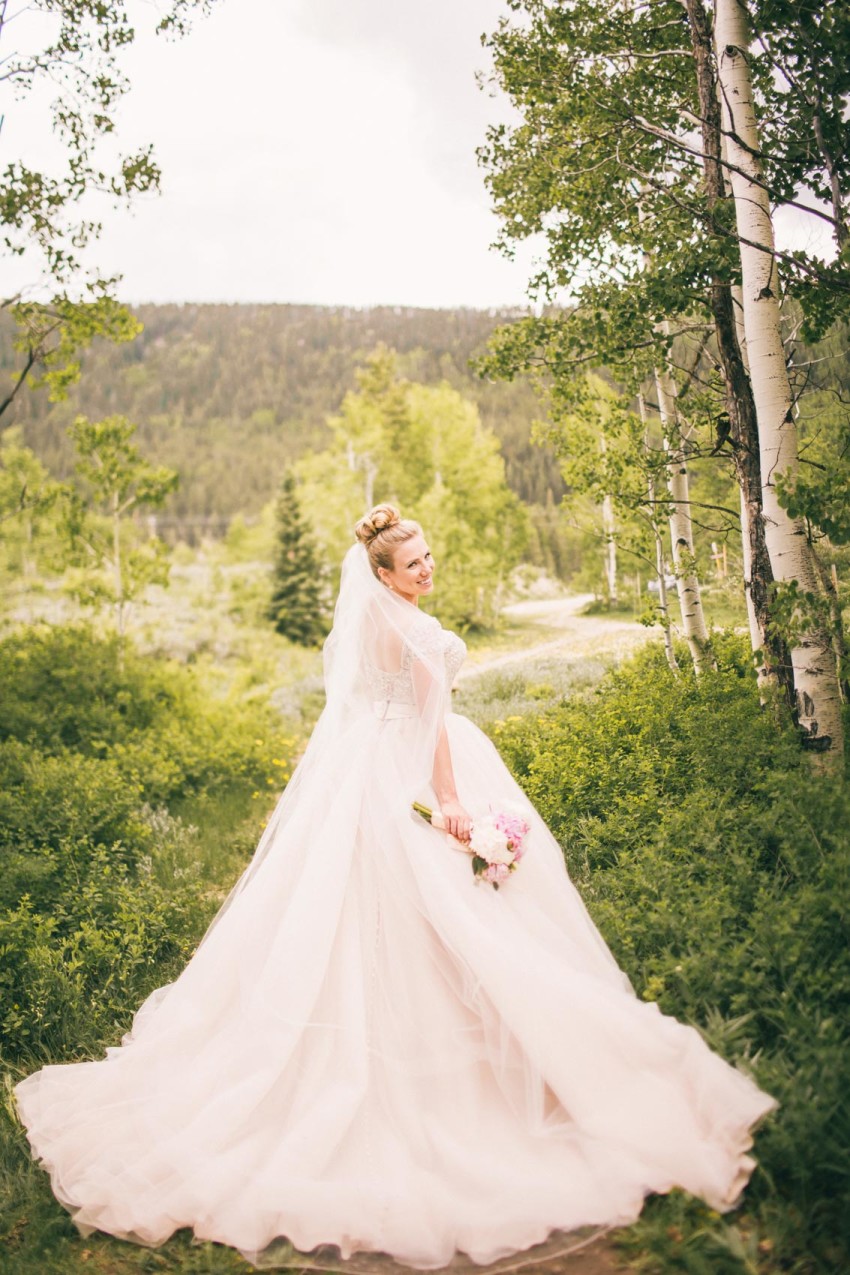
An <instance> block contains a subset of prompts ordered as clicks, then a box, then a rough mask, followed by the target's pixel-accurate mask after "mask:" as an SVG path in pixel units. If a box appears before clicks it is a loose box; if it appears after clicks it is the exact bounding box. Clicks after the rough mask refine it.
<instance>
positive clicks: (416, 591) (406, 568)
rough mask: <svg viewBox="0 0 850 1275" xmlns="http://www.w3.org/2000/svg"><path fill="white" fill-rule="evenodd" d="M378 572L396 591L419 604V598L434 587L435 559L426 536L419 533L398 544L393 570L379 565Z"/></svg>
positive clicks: (385, 582)
mask: <svg viewBox="0 0 850 1275" xmlns="http://www.w3.org/2000/svg"><path fill="white" fill-rule="evenodd" d="M378 574H379V576H380V578H381V580H382V581H383V582H384V584H386V585H388V586H389V587H390V588H391V589H392V590H393V592H394V593H398V594H400V596H401V597H403V598H405V599H406V600H407V601H408V602H412V603H413V605H414V606H418V605H419V599H420V598H421V597H424V596H425V595H426V594H428V593H430V592H431V590H432V589H433V588H434V581H433V575H434V559H433V557H432V556H431V550H430V549H429V548H428V544H427V541H426V540H425V537H424V536H422V535H419V534H418V533H417V534H416V535H415V536H411V537H410V539H409V540H405V541H404V543H403V544H400V545H396V549H395V553H394V555H393V569H392V571H387V570H386V568H385V567H379V568H378Z"/></svg>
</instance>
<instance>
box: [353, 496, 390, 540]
mask: <svg viewBox="0 0 850 1275" xmlns="http://www.w3.org/2000/svg"><path fill="white" fill-rule="evenodd" d="M400 522H401V514H400V513H399V511H398V510H397V509H396V507H395V505H375V507H374V509H370V510H369V512H368V514H364V515H363V517H362V518H361V519H360V521H359V522H358V523H357V525H356V526H355V528H354V534H355V536H356V537H357V539H358V540H359V541H360V543H361V544H364V545H367V546H368V545H370V544H371V543H372V541H373V540H374V539H375V537H376V536H377V535H380V533H381V532H382V531H386V530H387V529H388V528H389V527H395V526H396V525H397V524H398V523H400Z"/></svg>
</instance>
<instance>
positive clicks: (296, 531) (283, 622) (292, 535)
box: [268, 470, 330, 646]
mask: <svg viewBox="0 0 850 1275" xmlns="http://www.w3.org/2000/svg"><path fill="white" fill-rule="evenodd" d="M272 579H273V590H272V597H271V601H270V602H269V608H268V618H269V619H270V620H271V621H272V623H273V624H274V627H275V628H276V629H277V631H278V633H282V634H283V636H284V637H288V638H290V639H291V640H292V641H293V642H299V643H300V644H301V645H302V646H316V645H317V644H318V643H320V642H321V641H322V640H323V639H324V638H325V637H326V636H327V633H328V629H329V627H330V626H329V624H328V602H329V599H328V590H327V584H326V571H325V569H324V564H323V563H322V562H321V560H320V559H319V556H318V553H317V552H316V549H315V546H314V544H313V541H312V538H311V535H310V530H309V528H308V526H307V523H306V520H305V518H304V515H303V514H302V512H301V509H300V507H299V503H298V492H297V489H296V485H295V477H294V475H293V474H292V472H291V470H288V471H287V472H286V473H285V474H284V476H283V482H282V483H281V490H280V495H279V497H278V502H277V545H276V552H275V564H274V571H273V577H272Z"/></svg>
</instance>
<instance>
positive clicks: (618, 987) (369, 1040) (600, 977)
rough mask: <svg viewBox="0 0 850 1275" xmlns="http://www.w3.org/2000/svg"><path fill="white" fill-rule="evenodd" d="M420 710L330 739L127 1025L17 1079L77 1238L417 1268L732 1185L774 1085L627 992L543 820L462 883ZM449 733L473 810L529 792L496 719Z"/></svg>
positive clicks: (505, 1249)
mask: <svg viewBox="0 0 850 1275" xmlns="http://www.w3.org/2000/svg"><path fill="white" fill-rule="evenodd" d="M408 728H409V723H406V722H405V720H404V717H403V716H402V717H400V718H399V719H397V720H393V719H390V720H386V721H383V722H382V721H378V720H377V719H375V722H374V724H373V725H372V726H370V727H369V729H368V730H367V731H366V732H365V734H364V732H362V731H361V732H360V734H359V736H358V738H357V740H356V741H348V742H347V743H346V741H342V744H341V749H340V759H341V761H340V770H339V775H338V782H337V783H336V785H335V787H334V791H332V792H328V791H324V792H323V791H320V790H314V791H311V790H310V788H309V785H308V786H307V787H306V788H304V790H303V791H302V792H301V793H300V794H299V797H298V800H297V801H296V803H295V806H294V809H293V811H292V812H291V815H290V817H289V818H288V819H287V820H286V821H285V823H284V824H283V826H282V827H281V828H280V830H279V832H278V833H276V835H275V842H274V844H273V845H272V846H271V848H270V852H269V853H268V854H267V855H266V857H265V858H264V860H263V862H262V864H261V866H260V867H259V869H258V870H257V872H256V874H255V875H254V876H253V877H252V878H251V880H250V882H249V883H248V884H247V886H246V887H245V888H244V889H243V890H242V892H241V893H239V894H238V895H237V896H236V898H235V899H234V900H233V902H232V903H231V904H230V906H229V907H228V908H227V909H226V910H225V911H224V913H223V914H222V915H221V916H220V917H219V918H218V920H217V922H216V923H215V925H214V926H213V927H212V929H211V931H210V932H209V933H208V934H207V936H206V937H205V939H204V941H203V943H202V944H201V946H200V948H199V949H198V951H197V952H196V954H195V956H194V957H193V959H192V960H191V961H190V963H189V964H188V966H187V967H186V969H185V970H184V971H183V973H182V974H181V976H180V977H179V978H178V979H177V980H176V981H175V982H174V983H172V984H170V985H169V986H167V987H165V988H160V989H159V990H158V991H157V992H155V993H154V994H153V995H152V996H151V997H150V998H149V999H148V1000H147V1001H146V1002H145V1003H144V1005H143V1006H142V1007H141V1009H140V1010H139V1011H138V1013H137V1015H136V1017H135V1019H134V1022H133V1027H132V1030H131V1032H130V1033H129V1034H128V1035H127V1036H126V1037H125V1038H124V1042H123V1043H122V1045H121V1046H119V1047H116V1048H111V1049H109V1050H107V1056H106V1058H105V1059H103V1060H99V1061H94V1062H83V1063H74V1064H66V1065H58V1066H48V1067H45V1068H43V1069H42V1070H41V1071H38V1072H36V1073H35V1074H34V1075H31V1076H29V1077H28V1078H27V1079H26V1080H24V1081H22V1082H21V1083H20V1084H19V1085H18V1086H17V1090H16V1097H17V1101H18V1106H19V1111H20V1115H21V1118H22V1120H23V1122H24V1124H25V1126H26V1128H27V1131H28V1136H29V1138H30V1142H31V1144H32V1148H33V1151H34V1153H35V1155H36V1156H37V1157H38V1159H39V1160H40V1161H41V1162H42V1163H43V1165H44V1167H45V1168H46V1169H47V1171H48V1172H49V1173H50V1176H51V1180H52V1186H53V1190H54V1192H55V1194H56V1196H57V1198H58V1199H59V1200H60V1201H61V1202H62V1204H63V1205H64V1206H65V1207H66V1208H67V1209H68V1210H70V1212H71V1213H72V1215H73V1218H74V1221H75V1222H76V1224H77V1226H78V1227H79V1228H80V1230H81V1231H82V1232H83V1233H84V1234H85V1233H88V1232H90V1231H92V1230H94V1229H98V1230H102V1231H106V1232H109V1233H111V1234H112V1235H116V1236H119V1237H122V1238H124V1239H127V1240H132V1241H135V1242H137V1243H140V1244H147V1245H158V1244H161V1243H162V1242H163V1241H165V1240H166V1239H167V1238H168V1237H169V1236H170V1235H171V1234H172V1233H173V1232H174V1231H175V1230H177V1229H179V1228H183V1227H190V1228H192V1230H193V1231H194V1233H195V1235H196V1236H197V1237H198V1238H200V1239H209V1240H215V1241H220V1242H221V1243H223V1244H227V1245H231V1246H233V1247H234V1248H237V1249H239V1250H240V1251H241V1252H242V1253H243V1254H244V1255H245V1256H246V1257H247V1258H248V1259H249V1260H250V1261H252V1262H254V1263H255V1264H257V1265H275V1264H283V1263H284V1262H285V1261H286V1260H287V1259H286V1258H285V1257H281V1256H280V1254H281V1253H282V1252H283V1253H284V1254H286V1253H287V1251H288V1250H287V1248H286V1244H288V1245H291V1246H293V1247H294V1248H295V1249H297V1250H298V1251H300V1252H309V1251H310V1250H314V1249H316V1248H317V1247H318V1246H325V1249H326V1248H327V1246H334V1249H333V1251H334V1252H338V1253H339V1254H340V1255H341V1257H342V1258H343V1259H345V1258H347V1257H349V1256H350V1255H352V1254H357V1253H360V1252H368V1253H383V1254H389V1255H391V1257H392V1258H393V1259H395V1261H397V1262H400V1263H404V1264H408V1265H410V1266H414V1267H420V1268H425V1269H428V1268H438V1267H441V1266H443V1265H446V1264H448V1263H449V1262H450V1261H452V1260H453V1259H454V1260H455V1261H457V1260H458V1255H460V1254H462V1255H465V1256H464V1258H463V1259H462V1260H464V1261H466V1262H467V1264H469V1263H482V1264H486V1263H491V1262H495V1261H497V1260H499V1259H501V1258H504V1257H505V1256H506V1255H509V1254H514V1253H517V1252H522V1251H524V1250H527V1249H529V1248H530V1246H533V1245H537V1244H540V1243H541V1242H543V1241H545V1240H546V1238H547V1237H548V1236H551V1235H552V1234H553V1233H556V1234H558V1235H563V1234H570V1233H575V1232H578V1231H579V1229H580V1228H587V1227H606V1226H611V1225H615V1224H621V1223H627V1222H629V1221H632V1220H633V1219H634V1218H636V1217H637V1215H638V1213H639V1212H640V1209H641V1206H642V1203H643V1200H644V1197H645V1196H646V1195H647V1193H649V1192H665V1191H668V1190H669V1189H670V1188H672V1187H674V1186H678V1187H681V1188H684V1189H685V1190H687V1191H689V1192H692V1193H693V1194H695V1195H698V1196H701V1197H702V1198H703V1199H704V1200H706V1201H707V1202H708V1203H709V1204H710V1205H712V1206H713V1207H715V1208H717V1209H720V1210H724V1209H728V1208H730V1207H731V1206H733V1205H734V1204H735V1202H736V1201H737V1199H738V1197H739V1195H740V1192H741V1191H742V1189H743V1187H744V1186H745V1184H746V1182H747V1180H748V1178H749V1176H750V1173H751V1171H752V1169H753V1163H754V1162H753V1160H752V1159H751V1158H750V1156H749V1155H748V1150H749V1148H750V1146H751V1142H752V1138H751V1131H752V1128H753V1126H754V1124H755V1123H756V1122H757V1121H758V1120H759V1119H761V1117H763V1116H764V1115H765V1114H766V1113H767V1112H768V1111H770V1110H771V1108H772V1107H773V1106H774V1105H775V1104H774V1101H773V1099H772V1098H770V1097H769V1096H768V1095H766V1094H765V1093H763V1092H761V1091H760V1090H759V1089H758V1087H757V1086H756V1085H755V1084H754V1082H753V1081H752V1080H751V1079H750V1078H749V1077H748V1076H746V1075H744V1074H743V1073H742V1072H740V1071H738V1070H736V1069H735V1068H733V1067H731V1066H729V1065H728V1064H727V1063H725V1062H724V1061H723V1060H722V1059H720V1058H719V1057H718V1056H717V1055H715V1054H714V1053H712V1052H711V1051H710V1050H709V1048H708V1047H707V1046H706V1044H705V1043H704V1041H703V1039H702V1037H701V1036H700V1035H699V1033H698V1032H697V1031H696V1030H695V1029H694V1028H692V1027H687V1026H684V1025H682V1024H680V1023H678V1022H677V1021H675V1020H674V1019H672V1018H669V1017H666V1016H664V1015H663V1014H661V1013H660V1012H659V1010H658V1008H657V1007H656V1006H655V1005H653V1004H647V1003H645V1002H643V1001H641V1000H640V999H638V998H637V997H636V996H635V994H634V992H633V991H632V988H631V986H630V984H629V982H628V980H627V978H626V977H625V975H624V974H623V973H622V972H621V971H620V970H619V968H618V967H617V965H616V963H615V961H614V959H613V957H612V956H611V954H610V952H609V950H608V949H607V947H606V946H605V943H604V941H603V940H602V938H601V936H600V934H599V932H598V931H597V930H596V928H595V927H594V925H593V923H592V922H591V920H590V918H589V916H588V914H587V912H586V910H585V907H584V905H583V903H582V901H581V899H580V898H579V896H578V894H577V892H576V890H575V888H574V887H573V885H572V883H571V882H570V880H569V878H568V876H567V874H566V872H565V869H564V865H563V858H562V855H561V852H560V850H559V847H558V845H557V843H556V842H555V840H554V839H553V837H552V836H551V834H550V833H549V831H548V830H547V828H546V826H545V825H544V824H543V822H542V821H541V820H540V819H539V818H538V817H537V816H536V815H534V814H532V825H533V826H532V833H531V835H530V837H529V840H528V843H527V844H528V849H527V851H526V854H525V856H524V858H523V861H522V864H521V866H520V869H519V871H517V872H516V873H515V874H514V875H513V876H512V877H511V879H510V880H509V881H508V882H507V883H506V884H505V885H504V886H503V887H502V888H501V889H500V890H499V891H495V890H493V889H492V888H490V887H489V886H487V885H485V884H476V883H475V881H474V879H473V876H472V872H471V869H470V863H469V859H468V858H467V857H466V855H464V854H461V853H459V852H458V851H456V850H452V849H450V848H449V846H448V845H447V843H446V841H445V839H444V837H443V835H442V834H441V833H439V832H437V831H436V830H435V829H432V828H431V827H429V826H428V825H427V824H426V823H424V822H423V821H421V820H419V819H418V818H417V817H416V816H414V815H412V814H411V812H410V809H409V806H408V802H407V795H406V789H405V782H406V778H407V777H406V776H405V773H404V757H405V731H406V730H407V729H408ZM448 728H449V736H450V742H451V749H452V756H453V760H454V768H455V773H456V777H457V780H458V788H459V792H460V794H461V798H462V800H463V801H464V804H465V805H466V806H467V807H468V808H469V809H470V810H471V811H472V812H473V814H474V813H475V811H476V810H486V809H487V808H488V807H489V806H490V805H491V804H493V805H496V806H498V803H499V802H500V801H502V800H505V799H512V800H517V799H522V794H521V793H520V791H519V789H518V788H517V786H516V784H515V783H514V781H513V779H512V778H511V776H510V774H509V772H508V771H507V769H506V767H505V766H504V764H503V762H502V761H501V759H500V757H499V755H498V753H497V752H496V750H495V749H494V747H493V746H492V744H491V743H490V741H489V740H488V739H487V738H486V736H484V735H483V734H482V733H481V732H480V731H479V730H478V729H477V728H476V727H475V726H474V725H473V724H472V723H471V722H469V721H468V720H466V719H465V718H463V717H459V716H456V715H451V716H450V717H449V719H448ZM355 743H356V746H354V745H355ZM343 758H344V759H345V761H344V764H343V763H342V759H343ZM418 795H419V797H420V799H423V800H426V801H427V800H428V797H429V794H428V792H427V791H426V792H421V793H420V794H418ZM430 795H431V797H432V799H433V794H430ZM282 1241H285V1242H286V1244H284V1246H283V1248H281V1242H282ZM290 1260H291V1259H290Z"/></svg>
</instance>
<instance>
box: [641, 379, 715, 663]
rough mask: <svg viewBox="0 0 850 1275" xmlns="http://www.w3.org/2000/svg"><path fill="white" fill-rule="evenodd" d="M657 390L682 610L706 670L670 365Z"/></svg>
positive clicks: (706, 641) (708, 656) (706, 642)
mask: <svg viewBox="0 0 850 1275" xmlns="http://www.w3.org/2000/svg"><path fill="white" fill-rule="evenodd" d="M655 389H656V393H657V395H658V413H659V415H660V417H661V424H662V427H663V430H664V450H665V452H666V453H667V487H668V490H669V492H670V501H671V508H670V543H671V546H672V549H673V567H674V570H675V572H676V590H677V592H678V595H679V609H680V610H681V612H682V629H683V631H684V634H685V639H686V641H687V643H688V646H689V647H690V651H691V658H692V659H693V662H694V668H695V669H696V671H697V673H704V672H706V671H707V670H708V669H713V668H714V667H715V663H714V656H713V655H712V652H711V640H710V638H709V636H708V628H707V626H706V623H705V615H704V613H703V609H702V598H701V597H700V588H699V579H698V578H697V573H696V567H695V564H694V541H693V532H692V529H691V505H690V494H689V491H688V465H687V461H686V460H685V453H684V449H683V447H682V437H681V431H680V428H679V416H678V412H677V409H676V386H675V384H674V383H673V378H672V376H671V375H670V373H669V371H668V370H667V369H666V368H656V369H655Z"/></svg>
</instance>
